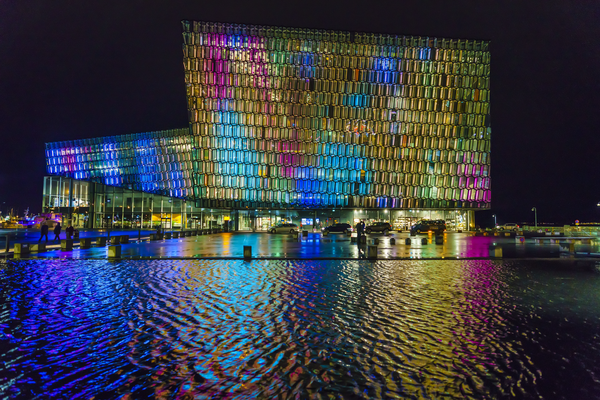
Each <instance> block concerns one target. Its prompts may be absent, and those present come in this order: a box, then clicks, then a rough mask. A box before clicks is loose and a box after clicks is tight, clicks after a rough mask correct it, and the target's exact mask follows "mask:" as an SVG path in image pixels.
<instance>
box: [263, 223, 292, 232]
mask: <svg viewBox="0 0 600 400" xmlns="http://www.w3.org/2000/svg"><path fill="white" fill-rule="evenodd" d="M297 231H298V225H296V224H290V223H281V224H277V225H275V226H272V227H271V228H270V229H269V233H295V232H297Z"/></svg>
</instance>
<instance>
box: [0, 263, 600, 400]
mask: <svg viewBox="0 0 600 400" xmlns="http://www.w3.org/2000/svg"><path fill="white" fill-rule="evenodd" d="M599 279H600V277H599V276H598V274H597V273H594V272H589V271H583V270H577V269H573V268H570V266H568V265H563V264H560V263H558V262H548V261H546V262H536V261H529V262H523V261H513V262H506V261H489V260H471V261H464V260H463V261H378V262H368V261H318V262H317V261H267V260H263V261H252V262H245V261H222V260H220V261H215V260H197V261H181V260H179V261H175V260H169V261H167V260H161V261H123V262H108V261H101V260H97V261H73V260H54V261H23V262H20V263H17V264H16V266H15V268H14V269H3V270H0V284H1V287H2V290H1V292H0V398H15V399H36V398H40V399H41V398H54V397H55V398H74V399H79V398H81V399H89V398H95V399H104V398H121V399H137V398H145V397H149V398H165V399H186V398H201V399H203V398H236V399H246V398H247V399H251V398H291V397H293V398H302V399H304V398H308V399H312V398H314V399H321V398H365V399H366V398H415V399H416V398H430V399H438V398H477V399H485V398H489V399H496V398H514V397H517V398H548V399H559V398H600V367H598V366H597V365H596V362H595V361H596V359H597V358H598V356H600V335H598V334H597V333H596V332H598V328H600V311H599V310H597V304H598V300H600V298H599V297H600V294H599V291H598V290H596V286H597V284H598V282H599Z"/></svg>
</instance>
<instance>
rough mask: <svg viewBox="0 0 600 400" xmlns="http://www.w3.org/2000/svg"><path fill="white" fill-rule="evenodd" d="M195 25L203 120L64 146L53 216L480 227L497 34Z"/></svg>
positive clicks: (239, 225) (197, 113) (194, 83)
mask: <svg viewBox="0 0 600 400" xmlns="http://www.w3.org/2000/svg"><path fill="white" fill-rule="evenodd" d="M183 30H184V32H183V37H184V45H183V55H184V58H183V66H184V71H185V82H186V85H187V100H188V112H189V128H184V129H174V130H168V131H158V132H148V133H139V134H130V135H121V136H110V137H104V138H96V139H83V140H77V141H70V142H55V143H48V144H47V145H46V158H47V166H48V167H47V168H48V173H49V174H50V176H48V177H46V178H45V182H44V211H45V212H52V211H55V212H62V213H64V214H68V215H71V214H72V215H73V220H74V221H75V223H76V224H78V225H80V226H88V227H102V226H108V225H114V224H118V226H123V227H135V226H143V227H147V226H151V225H157V224H159V223H162V224H163V226H166V227H182V226H183V227H212V226H226V227H228V228H229V229H234V230H248V229H255V230H266V228H267V227H268V226H270V225H272V224H273V223H276V222H279V221H281V220H284V221H289V220H294V221H295V222H301V221H303V222H305V223H308V224H310V225H313V226H317V225H318V224H320V225H324V224H329V223H332V222H334V221H339V222H349V223H352V224H353V223H354V221H355V220H357V219H365V220H367V221H370V220H387V221H390V222H391V223H392V224H393V225H394V226H396V227H399V228H405V227H407V226H409V225H410V224H412V223H414V222H416V221H417V220H419V219H444V220H446V221H447V224H448V228H449V229H468V228H469V226H471V227H472V225H473V211H475V210H478V209H487V208H489V207H490V201H491V192H490V136H491V129H490V106H489V101H490V90H489V89H490V54H489V50H488V45H489V43H488V42H484V41H473V40H454V39H435V38H427V37H409V36H397V35H380V34H372V33H368V34H367V33H355V32H336V31H322V30H311V29H296V28H281V27H266V26H253V25H236V24H222V23H208V22H190V21H183ZM65 178H68V179H65Z"/></svg>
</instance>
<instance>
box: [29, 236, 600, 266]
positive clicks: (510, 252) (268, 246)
mask: <svg viewBox="0 0 600 400" xmlns="http://www.w3.org/2000/svg"><path fill="white" fill-rule="evenodd" d="M135 233H136V235H132V232H129V234H130V239H131V240H130V243H129V244H123V245H121V258H132V259H138V258H175V259H177V258H243V256H244V246H251V248H252V257H253V258H264V259H268V258H289V259H360V258H367V256H368V254H367V253H368V247H369V246H372V245H373V241H374V239H378V240H379V243H378V244H377V258H380V259H421V258H423V259H440V258H489V257H490V255H491V256H493V257H494V256H497V254H496V253H494V251H493V249H494V248H495V247H502V248H503V250H504V257H539V258H548V257H551V258H553V257H559V256H560V252H559V246H558V245H536V244H535V243H534V242H533V240H530V239H528V240H527V241H526V242H525V243H522V244H521V243H517V242H516V240H515V238H514V237H513V238H505V237H494V236H488V237H481V236H470V235H469V234H467V233H454V232H450V233H445V234H444V236H443V241H441V242H438V244H436V240H435V237H434V236H432V235H419V236H412V237H411V236H410V235H409V233H391V234H389V236H384V235H382V234H371V235H368V236H367V238H368V239H367V245H357V244H356V243H353V242H352V241H351V237H349V236H346V235H343V234H330V235H328V236H323V235H322V234H320V233H308V235H307V236H305V237H299V238H296V235H290V234H268V233H241V232H233V233H219V234H210V235H201V236H191V237H185V238H178V239H164V240H158V241H150V240H149V239H144V238H143V239H142V240H141V241H138V240H137V231H135ZM113 235H115V233H113ZM96 236H98V234H96ZM134 239H135V240H134ZM391 239H394V240H395V244H392V240H391ZM407 239H411V243H410V244H407V243H406V240H407ZM424 242H426V244H425V243H424ZM597 247H598V246H597V244H594V245H592V246H583V245H578V246H577V249H578V250H582V251H587V252H588V253H590V252H592V253H593V252H594V251H597ZM107 254H108V246H103V247H92V248H90V249H79V248H77V245H76V247H75V248H74V249H73V250H72V251H61V250H60V248H59V245H57V244H55V245H54V246H53V247H50V248H48V251H46V252H43V253H31V254H30V255H27V256H24V257H21V258H76V259H105V258H107Z"/></svg>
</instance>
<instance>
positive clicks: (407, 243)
mask: <svg viewBox="0 0 600 400" xmlns="http://www.w3.org/2000/svg"><path fill="white" fill-rule="evenodd" d="M404 244H406V245H408V246H410V238H406V240H404Z"/></svg>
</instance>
